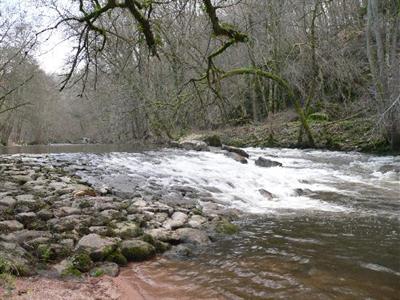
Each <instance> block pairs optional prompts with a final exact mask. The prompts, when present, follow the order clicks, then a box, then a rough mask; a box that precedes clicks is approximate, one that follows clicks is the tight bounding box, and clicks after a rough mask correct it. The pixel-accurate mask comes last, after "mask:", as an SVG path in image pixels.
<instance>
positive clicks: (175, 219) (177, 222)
mask: <svg viewBox="0 0 400 300" xmlns="http://www.w3.org/2000/svg"><path fill="white" fill-rule="evenodd" d="M187 220H188V216H187V215H186V214H185V213H183V212H179V211H177V212H174V213H173V214H172V216H171V219H168V220H166V221H165V222H164V224H163V227H164V228H166V229H176V228H179V227H182V226H183V225H185V223H186V222H187Z"/></svg>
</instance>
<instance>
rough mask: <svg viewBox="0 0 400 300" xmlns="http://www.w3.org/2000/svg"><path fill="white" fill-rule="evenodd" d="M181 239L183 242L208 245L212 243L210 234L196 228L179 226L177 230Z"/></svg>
mask: <svg viewBox="0 0 400 300" xmlns="http://www.w3.org/2000/svg"><path fill="white" fill-rule="evenodd" d="M176 234H177V235H178V237H179V240H180V241H181V242H183V243H190V244H199V245H206V244H209V243H210V239H209V238H208V235H207V234H206V233H205V232H204V231H201V230H198V229H194V228H179V229H177V230H176Z"/></svg>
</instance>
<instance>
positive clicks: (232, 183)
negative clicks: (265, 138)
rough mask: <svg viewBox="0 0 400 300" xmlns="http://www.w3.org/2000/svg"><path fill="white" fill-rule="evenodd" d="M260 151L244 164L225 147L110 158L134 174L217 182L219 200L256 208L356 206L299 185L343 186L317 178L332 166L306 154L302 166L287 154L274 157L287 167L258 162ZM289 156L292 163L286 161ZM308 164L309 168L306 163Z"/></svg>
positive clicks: (260, 210)
mask: <svg viewBox="0 0 400 300" xmlns="http://www.w3.org/2000/svg"><path fill="white" fill-rule="evenodd" d="M250 151H251V150H250ZM157 154H158V155H157ZM254 154H257V155H254ZM259 154H262V151H260V150H257V153H252V159H250V160H249V163H248V164H240V163H238V162H235V161H233V160H232V159H231V158H228V157H226V156H224V155H223V154H220V153H211V152H201V153H199V152H183V151H162V152H159V153H157V152H153V153H150V156H151V157H154V156H158V157H159V159H146V156H145V155H137V154H112V155H110V156H109V157H108V158H107V159H106V160H105V163H106V164H108V165H110V166H113V167H118V166H119V167H125V168H127V169H128V170H129V173H131V174H141V175H143V174H145V176H146V177H147V178H149V179H154V180H156V181H157V183H159V184H161V185H164V186H166V187H167V186H169V185H172V184H176V183H177V182H189V185H192V186H194V187H196V188H198V189H200V190H201V189H204V188H202V186H204V185H208V186H212V187H215V188H217V189H219V190H220V191H221V192H220V193H213V195H214V197H216V198H217V199H218V200H219V201H223V202H225V203H226V204H228V205H230V206H231V207H236V208H238V209H241V210H243V211H247V212H252V213H265V212H270V211H273V210H277V209H307V210H310V209H311V210H320V211H331V212H348V211H350V208H346V207H344V206H340V205H336V204H331V203H328V202H324V201H320V200H317V199H311V198H309V197H306V196H297V194H296V192H295V190H296V189H309V190H311V191H330V192H340V191H339V190H338V189H336V188H335V187H333V186H330V185H327V184H325V183H323V180H321V182H316V179H323V178H327V177H331V175H332V174H331V171H330V170H329V169H326V168H325V169H324V168H315V166H312V162H311V161H308V160H304V159H303V160H302V159H299V161H301V165H302V166H301V167H297V166H296V167H295V168H293V167H290V166H293V165H295V161H294V159H292V158H290V159H286V158H284V157H281V158H274V160H276V161H280V162H282V163H283V164H284V167H273V168H261V167H258V166H256V165H255V164H254V158H257V157H258V155H259ZM289 161H290V164H289V165H290V166H289V167H287V166H285V164H287V163H288V162H289ZM307 164H308V168H306V167H305V165H307ZM310 166H311V167H310ZM304 182H310V183H304ZM327 182H329V180H327ZM200 184H201V185H200ZM260 189H265V190H267V191H269V192H270V193H272V194H273V195H274V198H273V200H268V199H266V198H265V197H263V196H262V195H261V194H260V192H259V190H260ZM204 191H206V189H204Z"/></svg>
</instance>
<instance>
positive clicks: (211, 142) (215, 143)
mask: <svg viewBox="0 0 400 300" xmlns="http://www.w3.org/2000/svg"><path fill="white" fill-rule="evenodd" d="M203 141H204V142H205V143H206V144H207V145H208V146H211V147H221V146H222V143H221V139H220V138H219V136H218V135H215V134H214V135H210V136H207V137H205V138H204V139H203Z"/></svg>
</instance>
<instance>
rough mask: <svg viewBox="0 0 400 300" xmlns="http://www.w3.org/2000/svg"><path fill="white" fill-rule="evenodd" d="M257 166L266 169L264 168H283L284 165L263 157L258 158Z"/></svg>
mask: <svg viewBox="0 0 400 300" xmlns="http://www.w3.org/2000/svg"><path fill="white" fill-rule="evenodd" d="M255 164H256V165H257V166H259V167H264V168H272V167H282V164H281V163H280V162H278V161H274V160H270V159H267V158H264V157H261V156H260V157H259V158H257V160H256V161H255Z"/></svg>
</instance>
